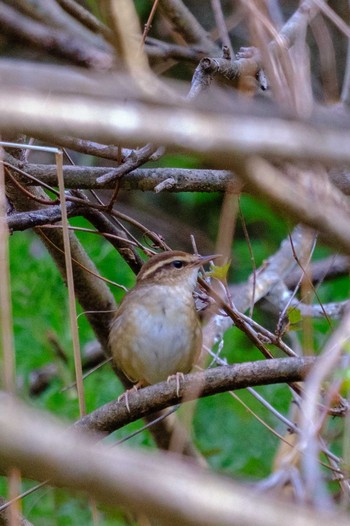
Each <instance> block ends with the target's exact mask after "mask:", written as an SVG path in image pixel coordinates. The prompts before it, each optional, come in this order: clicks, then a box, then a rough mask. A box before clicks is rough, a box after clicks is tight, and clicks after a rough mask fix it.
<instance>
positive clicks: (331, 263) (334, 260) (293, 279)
mask: <svg viewBox="0 0 350 526" xmlns="http://www.w3.org/2000/svg"><path fill="white" fill-rule="evenodd" d="M349 270H350V259H349V257H347V256H339V255H335V256H330V257H328V258H326V259H322V260H320V261H314V262H313V263H311V265H310V267H309V269H308V273H309V277H310V279H311V280H312V282H313V283H314V284H317V283H320V282H321V283H322V282H323V281H326V280H329V279H334V278H337V277H339V276H346V275H348V274H349ZM302 273H303V272H302V270H301V269H300V268H298V269H296V270H295V271H293V272H291V273H290V274H289V276H287V277H286V278H285V280H284V282H285V284H286V285H287V287H288V288H290V289H293V288H294V287H295V286H296V285H297V283H298V281H299V280H300V278H301V276H302Z"/></svg>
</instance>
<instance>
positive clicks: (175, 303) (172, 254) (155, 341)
mask: <svg viewBox="0 0 350 526" xmlns="http://www.w3.org/2000/svg"><path fill="white" fill-rule="evenodd" d="M215 257H216V256H205V257H202V256H199V255H197V254H195V255H192V254H188V253H186V252H180V251H168V252H163V253H161V254H156V255H155V256H153V257H151V258H150V259H149V260H148V261H147V263H145V264H144V265H143V267H142V269H141V270H140V272H139V274H138V276H137V281H136V285H135V287H134V288H133V289H131V290H130V291H129V292H128V293H127V294H126V295H125V297H124V299H123V300H122V302H121V304H120V306H119V308H118V310H117V312H116V314H115V317H114V319H113V321H112V325H111V332H110V337H109V343H110V347H111V351H112V355H113V359H114V361H115V363H116V365H117V367H119V368H120V369H121V370H122V371H123V372H124V374H125V375H126V376H127V377H128V378H129V379H130V380H131V381H132V382H137V384H138V386H144V385H151V384H155V383H158V382H161V381H164V380H167V378H168V377H169V376H172V375H175V374H176V373H188V372H189V371H190V370H191V368H192V367H193V365H194V364H195V363H196V361H197V360H198V357H199V354H200V351H201V347H202V329H201V325H200V322H199V319H198V315H197V312H196V307H195V303H194V299H193V295H192V294H193V291H194V289H195V287H196V283H197V276H198V271H199V268H200V267H201V266H202V265H204V264H205V263H208V262H209V261H210V260H211V259H214V258H215Z"/></svg>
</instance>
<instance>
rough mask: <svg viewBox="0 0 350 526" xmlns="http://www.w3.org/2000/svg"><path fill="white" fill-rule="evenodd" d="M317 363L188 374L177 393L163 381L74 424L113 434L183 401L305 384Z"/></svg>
mask: <svg viewBox="0 0 350 526" xmlns="http://www.w3.org/2000/svg"><path fill="white" fill-rule="evenodd" d="M314 362H315V359H314V358H308V357H307V358H281V359H273V360H264V361H262V360H261V361H256V362H246V363H242V364H235V365H226V366H222V367H216V368H215V369H207V370H205V371H203V372H200V373H198V372H197V373H192V374H187V375H185V376H184V378H183V379H182V380H181V382H180V388H179V392H178V393H177V385H176V382H162V383H159V384H156V385H152V386H150V387H145V388H143V389H139V390H138V391H137V392H130V394H129V396H128V404H129V410H128V409H127V407H126V404H125V401H124V400H121V401H114V402H109V403H108V404H106V405H104V406H101V407H99V408H98V409H97V410H96V411H94V412H93V413H91V414H89V415H87V416H85V417H84V418H82V419H81V420H79V421H78V422H77V423H76V424H75V425H76V426H77V427H78V428H79V429H80V428H81V429H85V430H90V431H92V430H93V431H98V432H103V433H112V432H113V431H115V430H116V429H120V428H121V427H123V426H125V425H127V424H128V423H130V422H134V421H135V420H138V419H139V418H143V417H144V416H147V415H150V414H152V413H154V412H155V411H159V410H161V409H165V408H166V407H169V406H171V405H176V404H178V403H179V402H181V400H182V399H184V400H185V401H186V402H189V401H191V400H195V399H197V398H198V397H199V398H204V397H207V396H212V395H214V394H217V393H223V392H225V391H229V390H237V389H244V388H246V387H248V386H250V387H253V386H257V385H267V384H276V383H284V382H288V383H289V382H294V381H302V380H304V379H305V377H306V375H307V374H308V373H309V371H310V370H311V367H312V365H313V364H314Z"/></svg>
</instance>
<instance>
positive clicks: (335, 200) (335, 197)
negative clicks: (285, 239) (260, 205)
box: [246, 158, 350, 254]
mask: <svg viewBox="0 0 350 526" xmlns="http://www.w3.org/2000/svg"><path fill="white" fill-rule="evenodd" d="M246 166H247V172H246V176H247V179H248V181H249V184H251V185H253V186H254V187H255V189H256V190H257V189H259V192H260V195H264V197H265V198H266V199H267V200H268V201H269V202H270V203H271V204H272V205H273V206H274V207H276V208H277V209H278V210H279V211H285V212H288V214H289V215H290V216H292V217H294V218H295V219H297V220H302V221H303V222H304V223H306V224H308V225H310V226H312V227H314V228H315V229H316V230H318V231H319V232H321V233H324V234H326V235H327V242H328V244H330V245H331V246H333V247H334V248H335V249H336V250H343V251H345V252H346V253H348V254H349V253H350V233H349V229H348V225H349V221H350V207H349V205H348V203H347V202H346V201H345V199H344V196H343V195H342V194H341V193H340V192H339V191H338V190H337V189H336V188H335V187H334V186H331V185H330V184H329V183H328V184H327V180H326V179H324V178H322V179H321V180H322V184H320V177H321V174H316V173H313V172H312V171H311V172H307V171H306V170H305V171H300V172H299V173H297V172H295V173H294V175H295V176H294V177H288V176H286V175H284V174H282V172H280V171H278V170H276V168H274V167H273V166H272V165H271V164H268V163H267V162H266V161H263V160H262V159H258V158H251V159H249V160H248V161H247V165H246ZM322 175H324V174H322ZM318 176H319V177H318Z"/></svg>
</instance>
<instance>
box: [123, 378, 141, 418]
mask: <svg viewBox="0 0 350 526" xmlns="http://www.w3.org/2000/svg"><path fill="white" fill-rule="evenodd" d="M140 387H142V383H141V382H137V384H134V385H133V386H132V387H131V388H130V389H127V390H126V391H124V393H122V394H121V395H120V396H118V402H124V403H125V407H126V409H127V411H128V413H131V411H130V406H129V394H130V393H134V392H135V391H136V393H137V392H138V390H139V389H140Z"/></svg>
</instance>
